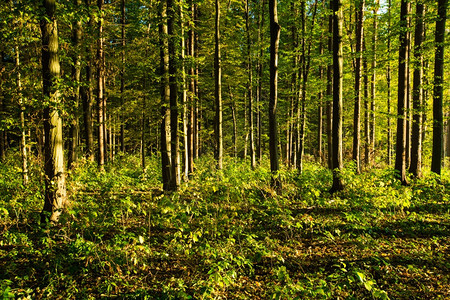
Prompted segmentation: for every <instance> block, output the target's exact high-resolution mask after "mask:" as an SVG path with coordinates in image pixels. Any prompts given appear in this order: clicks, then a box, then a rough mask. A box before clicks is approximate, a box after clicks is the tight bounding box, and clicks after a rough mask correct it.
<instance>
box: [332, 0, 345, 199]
mask: <svg viewBox="0 0 450 300" xmlns="http://www.w3.org/2000/svg"><path fill="white" fill-rule="evenodd" d="M332 7H333V13H334V14H333V186H332V187H331V190H330V192H331V193H334V192H337V191H340V190H342V189H343V188H344V183H343V182H342V175H341V171H342V168H343V159H342V87H343V86H342V85H343V63H344V61H343V57H342V27H343V11H342V8H341V1H340V0H332Z"/></svg>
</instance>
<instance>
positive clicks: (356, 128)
mask: <svg viewBox="0 0 450 300" xmlns="http://www.w3.org/2000/svg"><path fill="white" fill-rule="evenodd" d="M364 2H365V1H364V0H361V1H359V3H358V4H359V6H358V7H355V21H356V61H355V108H354V111H353V160H354V162H355V165H356V173H358V174H359V173H360V172H361V153H360V152H361V62H362V44H363V23H364V22H363V20H364Z"/></svg>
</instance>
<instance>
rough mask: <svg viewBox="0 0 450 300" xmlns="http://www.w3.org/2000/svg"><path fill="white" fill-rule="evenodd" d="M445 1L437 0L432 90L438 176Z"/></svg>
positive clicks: (434, 163)
mask: <svg viewBox="0 0 450 300" xmlns="http://www.w3.org/2000/svg"><path fill="white" fill-rule="evenodd" d="M447 6H448V1H447V0H438V18H437V20H436V32H435V43H436V52H435V57H434V88H433V154H432V159H431V171H432V172H434V173H436V174H438V175H440V174H441V166H442V156H443V155H442V152H443V146H444V145H443V134H444V118H443V110H442V103H443V99H444V49H445V44H444V41H445V21H446V19H447Z"/></svg>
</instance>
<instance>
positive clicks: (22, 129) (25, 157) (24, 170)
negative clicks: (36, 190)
mask: <svg viewBox="0 0 450 300" xmlns="http://www.w3.org/2000/svg"><path fill="white" fill-rule="evenodd" d="M15 48H16V49H15V50H16V51H15V52H16V70H17V78H16V82H17V94H18V98H19V108H20V113H19V115H20V152H21V154H22V184H23V185H24V186H26V185H28V154H27V135H26V130H25V103H24V99H23V95H22V81H21V74H20V54H19V46H16V47H15Z"/></svg>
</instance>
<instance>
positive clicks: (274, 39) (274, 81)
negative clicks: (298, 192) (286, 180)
mask: <svg viewBox="0 0 450 300" xmlns="http://www.w3.org/2000/svg"><path fill="white" fill-rule="evenodd" d="M269 14H270V96H269V152H270V170H271V172H272V185H273V186H275V187H281V182H280V180H279V178H278V174H277V173H278V170H279V168H280V167H279V162H278V124H277V101H278V47H279V44H280V31H281V27H280V24H278V12H277V0H269Z"/></svg>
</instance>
